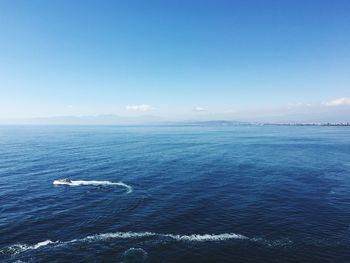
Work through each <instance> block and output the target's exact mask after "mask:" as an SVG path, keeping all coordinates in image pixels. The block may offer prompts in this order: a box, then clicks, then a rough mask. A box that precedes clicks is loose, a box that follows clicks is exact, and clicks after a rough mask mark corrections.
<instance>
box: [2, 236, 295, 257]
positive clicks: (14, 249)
mask: <svg viewBox="0 0 350 263" xmlns="http://www.w3.org/2000/svg"><path fill="white" fill-rule="evenodd" d="M141 238H157V239H161V240H162V241H166V240H173V241H177V242H195V243H198V242H220V241H228V240H234V239H237V240H247V241H251V242H256V243H260V244H263V245H266V246H269V247H275V246H278V247H280V246H286V245H290V244H291V243H292V241H290V240H288V239H283V240H275V241H269V240H266V239H263V238H249V237H247V236H244V235H240V234H235V233H223V234H191V235H179V234H162V233H155V232H113V233H101V234H95V235H90V236H86V237H83V238H80V239H72V240H69V241H51V240H46V241H42V242H39V243H37V244H35V245H27V244H15V245H12V246H9V247H7V248H5V249H3V250H0V253H3V254H4V253H5V254H7V253H10V254H17V253H21V252H24V251H26V250H34V249H39V248H42V247H45V246H48V245H50V246H55V247H59V246H62V245H69V244H74V243H92V242H98V241H108V240H111V239H141Z"/></svg>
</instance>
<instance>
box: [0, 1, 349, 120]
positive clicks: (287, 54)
mask: <svg viewBox="0 0 350 263" xmlns="http://www.w3.org/2000/svg"><path fill="white" fill-rule="evenodd" d="M349 14H350V1H348V0H344V1H337V0H334V1H332V0H328V1H326V0H314V1H313V0H308V1H305V0H304V1H301V0H300V1H298V0H274V1H272V0H271V1H269V0H256V1H252V0H242V1H237V0H226V1H225V0H212V1H204V0H198V1H194V0H182V1H180V0H174V1H164V0H159V1H153V0H147V1H144V0H140V1H133V0H124V1H117V0H116V1H87V0H84V1H71V0H69V1H62V0H57V1H26V0H23V1H16V0H1V1H0V118H17V117H40V116H57V115H91V114H119V115H140V114H152V115H158V116H165V117H191V116H196V114H197V115H206V114H207V115H211V116H218V117H222V116H231V115H230V114H231V113H232V118H235V117H236V116H237V114H238V115H239V114H240V112H241V113H242V114H246V113H247V112H250V114H251V115H254V114H255V112H269V114H271V113H274V112H281V111H286V112H288V111H290V109H291V108H298V110H303V109H304V108H308V107H315V108H322V107H338V106H339V107H342V109H343V111H348V110H349V108H348V106H347V104H350V99H349V97H350V15H349ZM337 99H338V102H337V101H336V100H337ZM339 99H340V100H339ZM332 101H333V102H332ZM332 103H333V104H332ZM327 105H328V106H327Z"/></svg>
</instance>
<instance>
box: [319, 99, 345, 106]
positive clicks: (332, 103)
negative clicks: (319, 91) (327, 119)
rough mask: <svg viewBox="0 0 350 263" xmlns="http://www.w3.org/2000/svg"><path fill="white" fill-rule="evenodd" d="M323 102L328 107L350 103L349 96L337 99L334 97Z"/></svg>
mask: <svg viewBox="0 0 350 263" xmlns="http://www.w3.org/2000/svg"><path fill="white" fill-rule="evenodd" d="M323 104H324V105H325V106H328V107H336V106H344V105H350V98H339V99H335V100H331V101H328V102H325V103H323Z"/></svg>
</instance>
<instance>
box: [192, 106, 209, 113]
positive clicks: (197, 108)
mask: <svg viewBox="0 0 350 263" xmlns="http://www.w3.org/2000/svg"><path fill="white" fill-rule="evenodd" d="M193 111H196V112H204V111H207V110H206V109H204V108H202V107H195V108H194V109H193Z"/></svg>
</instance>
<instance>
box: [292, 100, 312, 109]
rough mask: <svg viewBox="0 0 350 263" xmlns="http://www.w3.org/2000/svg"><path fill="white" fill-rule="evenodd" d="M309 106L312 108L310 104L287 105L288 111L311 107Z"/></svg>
mask: <svg viewBox="0 0 350 263" xmlns="http://www.w3.org/2000/svg"><path fill="white" fill-rule="evenodd" d="M311 106H312V104H311V103H302V102H297V103H288V105H287V107H288V109H295V108H303V107H311Z"/></svg>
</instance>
